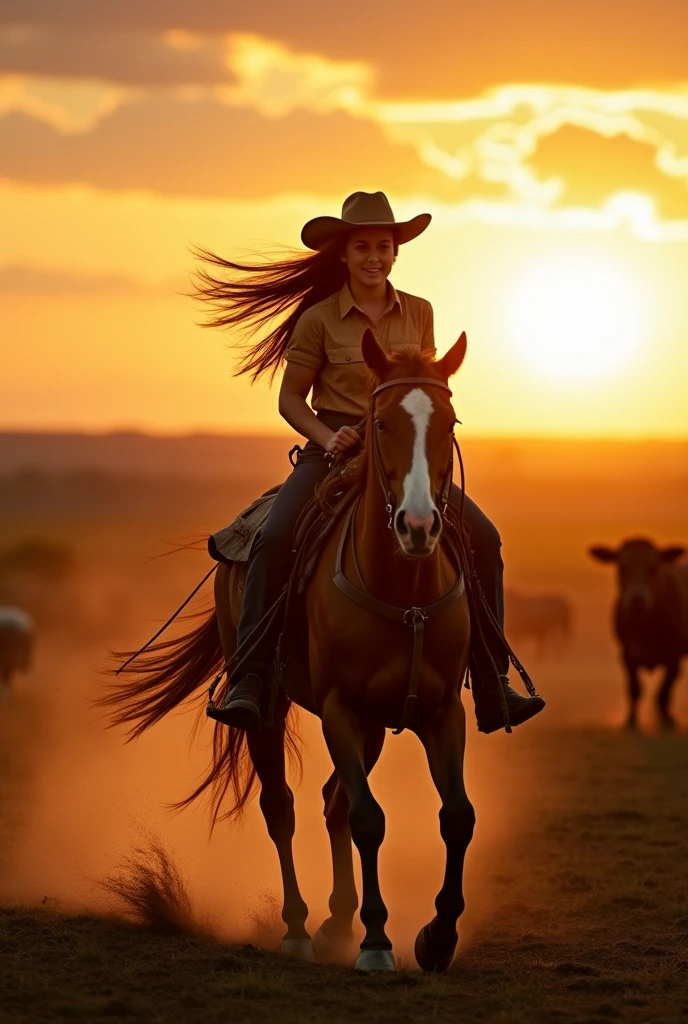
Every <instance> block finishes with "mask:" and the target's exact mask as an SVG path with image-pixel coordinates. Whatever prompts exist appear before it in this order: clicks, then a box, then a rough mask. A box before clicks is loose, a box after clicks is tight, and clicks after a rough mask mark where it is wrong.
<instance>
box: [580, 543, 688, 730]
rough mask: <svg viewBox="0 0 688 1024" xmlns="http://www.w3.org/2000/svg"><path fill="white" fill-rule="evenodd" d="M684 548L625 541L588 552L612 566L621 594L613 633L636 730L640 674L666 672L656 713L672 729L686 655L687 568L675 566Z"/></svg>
mask: <svg viewBox="0 0 688 1024" xmlns="http://www.w3.org/2000/svg"><path fill="white" fill-rule="evenodd" d="M685 551H686V549H685V548H684V547H677V546H672V547H666V548H658V547H656V546H655V545H654V544H653V543H652V541H650V540H647V539H646V538H645V537H634V538H631V539H630V540H625V541H624V542H623V543H622V544H621V546H620V547H618V548H617V549H616V550H614V549H613V548H608V547H601V546H597V547H592V548H590V550H589V553H590V555H592V557H593V558H595V559H597V560H598V561H600V562H608V563H612V562H613V563H614V564H615V565H616V568H617V581H618V587H619V592H618V596H617V599H616V604H615V607H614V632H615V633H616V636H617V638H618V640H619V643H620V644H621V656H622V660H623V663H624V666H625V668H626V672H627V675H628V698H629V704H630V706H629V712H628V719H627V723H626V724H627V726H628V727H629V728H631V729H634V728H635V726H636V712H637V704H638V700H639V698H640V695H641V688H640V679H639V676H638V672H639V670H640V669H643V668H645V669H655V668H660V667H661V668H664V670H665V673H664V679H663V681H662V684H661V686H660V689H659V691H658V693H657V710H658V713H659V716H660V720H661V722H662V724H663V725H664V726H666V727H667V728H669V729H671V728H674V725H675V723H674V718H673V716H672V714H671V711H670V707H669V705H670V702H671V693H672V689H673V686H674V683H675V682H676V679H677V678H678V675H679V672H680V669H681V659H682V658H683V657H684V656H685V655H686V654H688V564H686V563H684V564H681V565H677V564H676V562H677V561H678V559H679V558H681V556H682V555H684V554H685Z"/></svg>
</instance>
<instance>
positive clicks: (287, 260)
mask: <svg viewBox="0 0 688 1024" xmlns="http://www.w3.org/2000/svg"><path fill="white" fill-rule="evenodd" d="M348 238H349V234H346V235H343V236H341V237H339V238H337V239H335V240H334V241H333V242H332V243H331V244H330V245H328V246H327V248H326V249H324V250H323V251H322V252H307V253H303V252H298V251H297V250H294V249H288V248H284V249H281V250H277V256H278V258H276V259H273V260H270V259H268V258H265V259H264V260H263V262H260V263H236V262H234V261H233V260H227V259H224V258H223V257H222V256H218V255H216V254H215V253H214V252H211V251H210V250H209V249H205V248H203V247H202V246H194V247H193V248H192V250H191V251H192V252H193V254H194V256H196V258H197V259H199V260H201V261H202V263H203V264H205V266H200V267H199V268H198V269H197V270H196V276H195V290H194V291H193V292H192V298H194V299H199V300H200V301H202V302H204V303H206V304H207V306H208V307H209V309H208V313H207V316H206V319H205V320H204V321H203V322H202V324H201V326H202V327H238V328H239V330H240V331H241V332H243V333H244V335H245V336H247V335H248V334H249V332H250V337H245V339H244V340H243V341H240V342H239V347H240V349H241V350H242V353H243V354H242V355H241V356H240V358H239V362H238V365H237V368H236V370H235V371H234V374H235V376H239V375H241V374H244V373H247V374H250V376H251V378H252V380H254V381H256V380H258V378H259V377H262V376H263V374H265V373H267V374H269V375H270V380H271V381H272V380H273V379H274V376H275V374H276V373H277V371H278V370H279V367H280V363H281V362H282V359H283V357H284V353H285V352H286V350H287V347H288V345H289V341H290V338H291V335H292V332H293V330H294V327H295V326H296V322H297V320H298V319H299V317H300V316H301V315H302V314H303V313H305V311H306V310H307V309H310V308H311V306H314V305H315V304H316V303H317V302H321V301H322V300H323V299H326V298H327V297H328V296H329V295H332V294H333V293H334V292H338V291H339V289H340V288H341V287H342V285H343V284H344V282H345V281H347V280H348V276H349V271H348V268H347V266H346V263H344V262H342V260H341V256H342V254H343V253H344V250H345V249H346V244H347V241H348ZM397 251H398V243H397V241H396V238H395V239H394V254H395V256H396V254H397ZM214 267H218V268H220V270H221V271H225V272H226V271H229V274H228V275H227V274H226V273H223V274H221V275H217V274H216V273H215V272H214V271H213V268H214ZM275 318H278V319H277V323H276V325H275V326H274V327H272V329H271V330H270V331H269V333H268V334H266V335H265V336H262V337H259V338H258V340H256V339H255V333H256V332H262V330H263V328H265V327H267V326H268V325H269V324H270V322H271V321H273V320H274V319H275Z"/></svg>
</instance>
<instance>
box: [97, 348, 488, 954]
mask: <svg viewBox="0 0 688 1024" xmlns="http://www.w3.org/2000/svg"><path fill="white" fill-rule="evenodd" d="M362 347H363V356H364V358H365V361H366V363H367V365H368V367H369V368H370V370H371V371H372V374H373V376H374V378H375V384H376V386H375V389H374V391H373V394H372V399H371V410H370V415H369V421H368V429H367V434H366V443H365V448H364V451H363V454H362V456H361V458H360V469H359V473H360V497H359V498H358V499H357V500H356V501H355V502H354V503H353V505H352V506H351V508H350V512H349V515H348V516H347V517H346V520H345V521H344V522H340V523H338V524H337V527H336V528H335V530H334V532H333V533H332V534H331V535H330V537H329V539H328V541H327V543H326V546H325V548H324V550H323V552H322V554H321V557H320V559H319V562H318V565H317V568H316V570H315V572H314V575H313V576H312V578H311V580H310V582H309V584H308V588H307V591H306V596H305V609H306V617H307V665H308V671H307V676H308V679H307V682H306V683H304V686H303V687H297V689H296V691H295V692H294V693H290V696H292V697H293V698H294V699H295V700H296V701H297V702H298V703H302V704H303V705H304V706H305V707H307V708H308V709H309V710H311V711H314V712H315V713H316V714H317V715H318V716H319V717H320V719H321V720H322V728H323V734H324V737H325V741H326V743H327V747H328V750H329V752H330V755H331V757H332V761H333V763H334V768H335V771H334V773H333V775H332V776H331V778H330V779H329V780H328V782H327V783H326V785H325V787H324V789H323V796H324V800H325V809H324V811H325V819H326V824H327V830H328V832H329V835H330V840H331V845H332V864H333V881H334V884H333V890H332V894H331V896H330V901H329V906H330V912H331V913H330V917H328V918H327V920H326V921H325V922H324V923H323V924H322V926H321V927H320V929H319V930H318V932H317V934H316V936H315V937H314V942H313V943H311V940H310V937H309V935H308V932H307V931H306V929H305V922H306V918H307V915H308V908H307V907H306V904H305V903H304V901H303V898H302V896H301V894H300V892H299V887H298V883H297V879H296V871H295V867H294V860H293V854H292V839H293V835H294V825H295V821H294V807H293V796H292V792H291V790H290V788H289V786H288V784H287V781H286V775H285V748H286V747H287V746H288V745H289V744H291V746H292V749H294V737H293V735H292V734H291V732H290V729H289V724H288V720H287V717H288V716H287V703H288V702H285V704H284V706H282V705H281V704H278V705H277V712H276V714H275V715H274V718H273V722H272V724H270V725H269V726H267V727H266V728H264V729H261V730H258V731H255V732H249V733H244V732H243V731H241V730H234V729H229V728H227V727H226V726H224V725H221V724H219V723H217V724H216V725H215V736H214V749H213V764H212V767H211V769H210V771H209V773H208V775H207V777H206V778H205V779H204V780H203V782H202V783H201V785H200V786H199V787H198V789H197V790H196V791H195V792H194V793H192V794H191V796H190V797H188V799H187V800H186V801H183V803H182V806H183V805H184V804H187V803H189V802H190V801H192V800H194V799H195V798H196V797H198V796H199V795H200V794H201V793H203V792H204V791H205V790H207V789H208V787H210V789H211V791H212V793H213V822H215V821H216V820H218V819H219V818H231V817H232V816H233V815H234V814H236V813H237V812H238V811H240V810H241V808H242V807H243V806H244V805H245V803H246V801H247V800H248V798H249V796H250V794H251V792H252V789H253V785H254V782H255V779H256V775H257V777H258V780H259V781H260V784H261V792H260V806H261V810H262V812H263V815H264V817H265V821H266V823H267V828H268V832H269V834H270V836H271V838H272V840H273V841H274V843H275V846H276V847H277V852H278V855H279V860H280V865H281V870H282V880H283V886H284V905H283V911H282V917H283V919H284V921H285V923H286V925H287V933H286V935H285V938H284V940H283V944H282V948H283V951H285V952H289V953H292V954H296V955H300V956H302V957H304V958H307V959H309V958H311V957H312V956H313V948H314V947H315V952H316V953H318V954H319V955H320V953H321V952H322V953H325V954H336V953H337V951H341V950H342V949H343V948H344V947H345V945H346V944H347V943H348V942H350V941H351V936H352V923H353V917H354V914H355V911H356V908H357V906H358V897H357V893H356V888H355V884H354V873H353V860H352V848H351V840H352V839H353V842H354V843H355V845H356V847H357V848H358V851H359V853H360V857H361V866H362V882H363V893H362V902H361V921H362V922H363V925H364V927H365V937H364V939H363V942H362V943H361V951H360V954H359V956H358V959H357V961H356V967H357V969H359V970H364V971H370V970H394V969H395V958H394V956H393V954H392V944H391V942H390V940H389V939H388V937H387V935H386V933H385V922H386V920H387V909H386V907H385V904H384V902H383V899H382V895H381V892H380V886H379V881H378V866H377V859H378V850H379V848H380V844H381V843H382V840H383V837H384V832H385V818H384V814H383V811H382V808H381V807H380V805H379V804H378V803H377V801H376V800H375V798H374V796H373V794H372V792H371V789H370V786H369V784H368V775H369V773H370V771H371V769H372V768H373V766H374V765H375V763H376V761H377V760H378V758H379V756H380V752H381V750H382V746H383V743H384V739H385V730H386V729H388V728H394V727H397V728H399V727H400V726H401V727H405V726H406V725H408V727H409V728H410V729H411V730H412V731H413V732H414V733H415V734H416V735H417V736H418V738H419V739H420V741H421V743H422V744H423V746H424V748H425V751H426V754H427V758H428V764H429V768H430V773H431V775H432V779H433V782H434V784H435V786H436V787H437V790H438V792H439V794H440V797H441V801H442V808H441V810H440V833H441V835H442V838H443V840H444V842H445V845H446V850H447V859H446V871H445V877H444V883H443V885H442V888H441V889H440V892H439V893H438V896H437V899H436V901H435V908H436V915H435V917H434V918H433V919H432V921H431V922H430V923H429V924H428V925H426V926H425V927H424V928H422V929H421V931H420V933H419V935H418V938H417V940H416V958H417V960H418V963H419V964H420V966H421V967H422V968H423V969H425V970H431V971H432V970H444V969H446V968H447V967H448V966H449V964H450V963H451V961H452V958H453V956H454V951H455V948H456V943H457V931H456V923H457V920H458V918H459V916H460V914H461V913H462V911H463V909H464V899H463V892H462V878H463V863H464V856H465V853H466V849H467V847H468V844H469V843H470V841H471V837H472V834H473V826H474V821H475V815H474V811H473V807H472V805H471V803H470V801H469V799H468V797H467V795H466V790H465V786H464V778H463V756H464V746H465V716H464V709H463V706H462V704H461V684H462V681H463V678H464V676H465V673H466V669H467V666H468V658H469V640H470V620H469V612H468V605H467V601H466V595H465V591H464V586H463V579H462V576H461V569H460V567H459V565H458V564H457V559H456V557H455V552H453V550H452V546H451V545H448V544H444V543H439V540H440V536H441V534H442V531H443V516H444V513H445V511H446V497H447V492H448V487H449V484H450V483H451V472H452V444H453V432H454V424H455V422H456V419H455V414H454V410H453V408H452V404H451V392H450V391H449V387H448V384H447V382H448V380H449V377H450V376H451V375H452V374H453V373H455V372H456V370H458V368H459V366H460V365H461V363H462V362H463V358H464V355H465V352H466V336H465V334H462V335H461V337H460V339H459V341H458V342H456V344H455V345H454V346H453V348H452V349H450V351H449V352H448V353H447V354H446V355H445V356H444V358H443V359H440V360H438V361H433V360H430V359H427V358H425V357H422V356H420V355H419V354H418V353H416V352H410V351H408V350H404V351H403V352H401V353H399V354H398V355H396V356H395V357H394V358H392V359H388V357H387V356H386V355H385V353H384V352H383V351H382V349H381V348H380V347H379V345H378V344H377V342H376V341H375V338H374V336H373V334H372V332H370V331H367V332H366V334H365V336H364V338H363V346H362ZM242 577H243V567H240V566H238V565H233V566H226V565H220V566H219V567H218V571H217V574H216V578H215V601H216V615H215V613H214V614H213V615H212V616H211V618H209V619H207V620H205V621H204V622H203V624H202V625H201V626H200V627H199V628H198V629H197V630H195V631H192V632H190V633H188V634H187V635H186V636H185V637H182V638H180V639H178V640H173V641H167V642H165V643H162V644H158V646H157V647H156V648H154V649H153V653H152V654H151V655H149V656H147V657H146V658H144V659H143V660H142V662H141V663H140V664H139V667H137V668H136V669H135V672H136V674H137V675H138V676H139V678H138V679H137V680H135V681H134V682H131V683H128V684H126V685H125V686H122V687H119V688H118V689H116V690H115V691H113V692H112V693H110V694H108V695H107V696H106V697H105V698H104V699H103V701H102V703H103V704H105V705H106V706H109V707H110V708H111V709H113V718H114V720H115V721H117V722H130V723H134V728H133V729H132V735H138V734H139V733H141V732H142V731H143V730H144V729H146V728H148V726H150V725H152V724H153V723H154V722H155V721H157V720H158V719H159V718H161V717H162V716H163V715H164V714H166V713H167V712H168V711H170V710H171V709H172V708H173V707H175V706H176V705H177V704H179V703H181V702H182V701H183V700H184V699H185V698H187V697H189V696H191V694H192V693H193V692H194V691H195V690H196V689H198V688H199V687H200V686H201V685H202V684H203V683H204V682H206V681H207V680H208V678H209V676H210V675H211V674H212V673H214V672H216V671H217V669H218V668H221V667H222V665H223V664H226V663H227V662H228V661H229V660H230V659H231V657H232V655H233V653H234V651H235V649H236V643H237V633H236V624H237V622H238V617H239V612H240V604H241V589H242V585H243V578H242ZM300 691H302V693H303V694H305V696H302V694H301V692H300ZM230 792H231V793H232V795H233V798H234V799H233V800H232V801H231V803H230V798H229V793H230ZM224 801H227V802H228V803H230V806H229V807H228V808H227V807H226V806H225V805H224Z"/></svg>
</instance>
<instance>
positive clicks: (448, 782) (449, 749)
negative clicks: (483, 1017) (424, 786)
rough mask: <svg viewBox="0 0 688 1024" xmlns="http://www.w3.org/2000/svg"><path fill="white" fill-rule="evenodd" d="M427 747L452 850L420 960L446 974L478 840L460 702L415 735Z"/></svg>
mask: <svg viewBox="0 0 688 1024" xmlns="http://www.w3.org/2000/svg"><path fill="white" fill-rule="evenodd" d="M414 731H415V732H416V733H417V735H418V737H419V738H420V741H421V743H422V744H423V746H424V747H425V751H426V754H427V757H428V764H429V766H430V772H431V774H432V780H433V782H434V783H435V786H436V787H437V791H438V793H439V794H440V797H441V799H442V807H441V809H440V835H441V836H442V839H443V840H444V844H445V846H446V848H447V864H446V869H445V874H444V883H443V885H442V888H441V889H440V891H439V893H438V894H437V899H436V900H435V909H436V911H437V914H436V916H435V917H434V918H433V919H432V921H431V922H430V924H427V925H426V926H425V927H424V928H422V929H421V930H420V932H419V933H418V938H417V939H416V948H415V953H416V960H417V961H418V964H419V966H420V967H422V969H423V970H424V971H445V970H446V969H447V967H449V965H450V963H451V962H452V960H453V958H454V951H455V950H456V943H457V941H458V934H457V931H456V922H457V920H458V918H459V917H460V915H461V914H462V913H463V909H464V906H465V903H464V898H463V862H464V857H465V854H466V850H467V849H468V844H469V843H470V841H471V839H472V837H473V827H474V825H475V812H474V811H473V805H472V804H471V802H470V800H469V799H468V796H467V795H466V788H465V786H464V779H463V754H464V747H465V744H466V717H465V714H464V710H463V707H462V705H461V701H460V700H459V699H458V697H457V698H456V700H454V701H453V702H452V703H451V704H450V705H449V706H448V707H444V708H442V709H441V710H440V711H439V712H438V713H437V715H436V716H435V717H434V718H433V719H432V720H431V721H429V722H426V723H423V724H422V725H420V726H418V727H417V728H416V729H415V730H414Z"/></svg>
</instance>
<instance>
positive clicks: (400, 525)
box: [394, 508, 409, 533]
mask: <svg viewBox="0 0 688 1024" xmlns="http://www.w3.org/2000/svg"><path fill="white" fill-rule="evenodd" d="M394 525H395V526H396V529H397V533H408V532H409V526H408V523H407V522H406V513H405V512H404V510H403V508H402V509H400V510H399V511H398V512H397V517H396V521H395V524H394Z"/></svg>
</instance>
